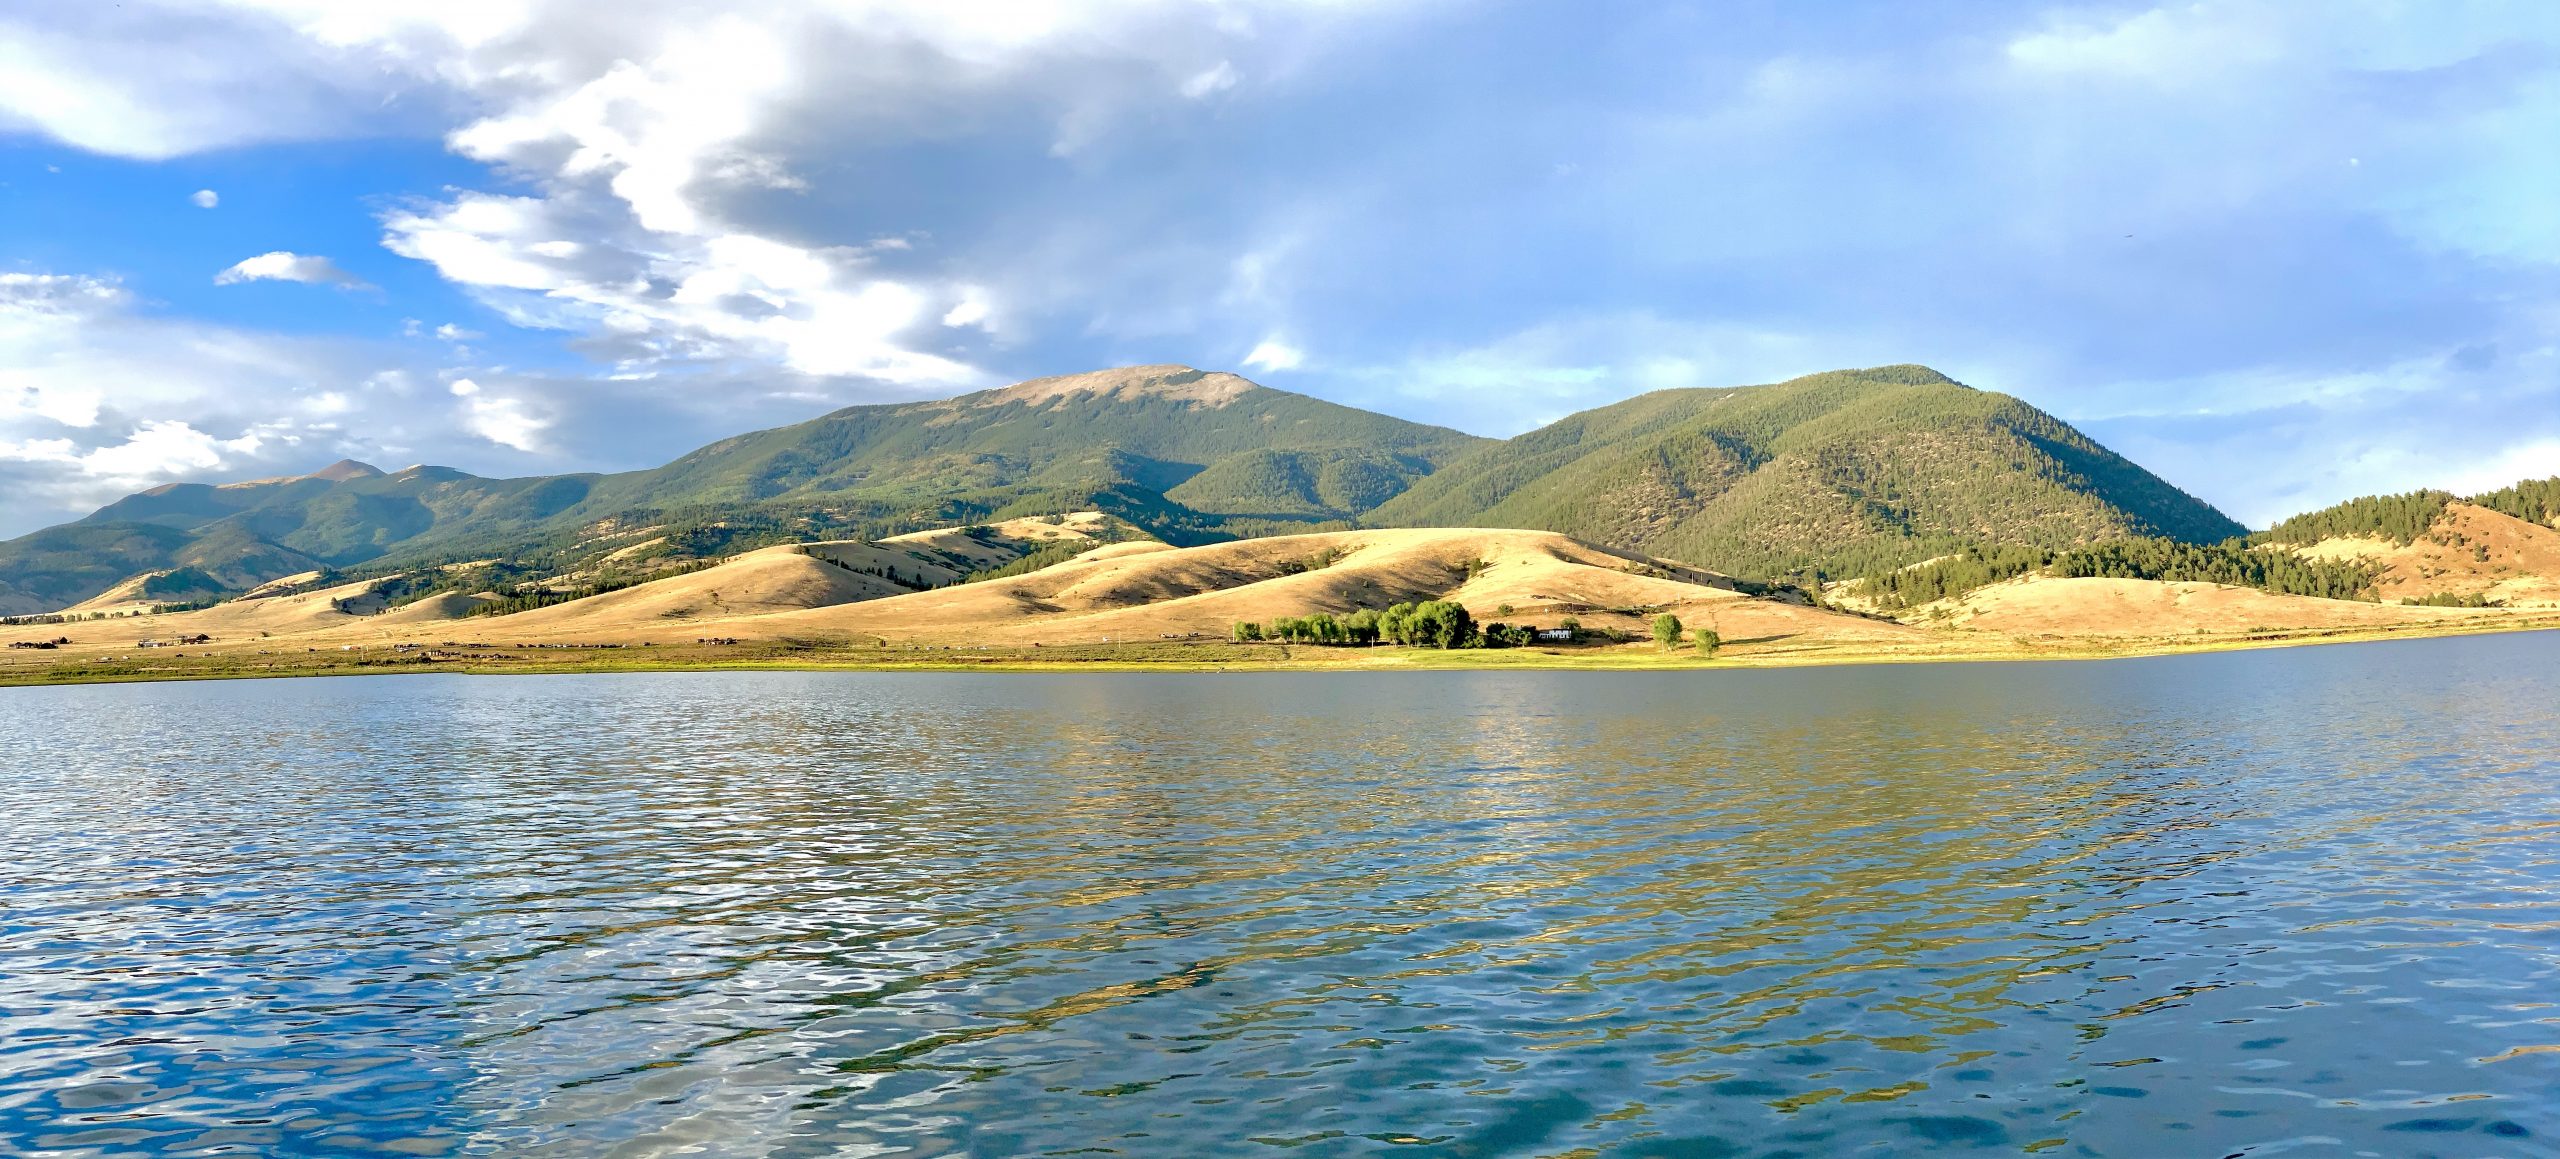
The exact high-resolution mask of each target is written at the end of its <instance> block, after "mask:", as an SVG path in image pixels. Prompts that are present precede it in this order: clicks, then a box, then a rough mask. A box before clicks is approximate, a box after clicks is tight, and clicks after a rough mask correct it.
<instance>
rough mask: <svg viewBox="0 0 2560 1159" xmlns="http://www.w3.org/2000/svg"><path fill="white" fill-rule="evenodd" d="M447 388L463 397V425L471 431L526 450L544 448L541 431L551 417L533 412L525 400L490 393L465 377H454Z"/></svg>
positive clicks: (530, 451)
mask: <svg viewBox="0 0 2560 1159" xmlns="http://www.w3.org/2000/svg"><path fill="white" fill-rule="evenodd" d="M446 389H447V390H450V391H451V392H452V393H453V396H454V397H455V398H458V399H461V400H462V411H463V426H464V427H465V428H466V429H468V430H470V431H471V433H473V434H475V435H478V436H480V437H481V438H484V439H487V440H489V441H490V442H493V443H496V444H498V445H499V446H502V447H509V448H512V449H515V450H518V451H524V452H527V453H538V452H540V451H542V450H543V449H544V447H543V445H542V432H544V431H545V430H548V429H550V426H551V421H550V420H549V419H547V418H544V417H542V416H541V415H538V414H536V413H534V410H533V407H532V406H531V405H530V404H528V403H527V402H526V401H525V400H523V399H520V398H506V397H500V396H495V395H491V394H489V393H487V392H486V391H484V390H483V389H482V388H481V386H480V384H479V383H477V382H473V381H472V380H470V379H468V378H458V379H455V380H454V381H453V383H452V384H451V385H450V386H448V387H447V388H446Z"/></svg>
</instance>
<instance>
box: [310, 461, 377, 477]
mask: <svg viewBox="0 0 2560 1159" xmlns="http://www.w3.org/2000/svg"><path fill="white" fill-rule="evenodd" d="M381 474H382V468H380V467H376V466H374V465H373V464H371V463H359V462H357V461H355V460H354V459H340V460H338V461H337V462H334V463H331V464H329V465H328V466H326V467H322V468H320V469H319V470H317V471H313V472H312V473H310V474H308V475H305V476H303V478H306V479H326V480H328V481H329V482H332V483H344V482H346V481H347V480H349V479H372V478H376V477H378V476H380V475H381Z"/></svg>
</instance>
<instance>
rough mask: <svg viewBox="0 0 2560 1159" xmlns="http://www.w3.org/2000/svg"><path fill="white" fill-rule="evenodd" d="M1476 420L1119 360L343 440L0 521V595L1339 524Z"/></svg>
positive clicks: (6, 599) (0, 609)
mask: <svg viewBox="0 0 2560 1159" xmlns="http://www.w3.org/2000/svg"><path fill="white" fill-rule="evenodd" d="M1486 441H1487V440H1483V439H1478V438H1476V437H1474V436H1471V435H1465V434H1461V433H1459V432H1457V431H1452V430H1447V429H1444V428H1440V427H1430V426H1423V425H1421V424H1418V423H1410V422H1405V421H1403V420H1401V419H1394V418H1389V417H1387V416H1384V415H1378V414H1372V413H1369V412H1367V411H1362V410H1356V409H1353V408H1351V407H1345V406H1338V405H1335V404H1333V403H1329V402H1324V401H1321V400H1319V399H1314V398H1309V397H1306V396H1304V395H1297V394H1290V393H1287V392H1284V391H1277V390H1271V389H1268V388H1266V387H1261V386H1257V385H1255V384H1253V383H1251V382H1248V381H1246V380H1244V379H1242V378H1239V377H1237V376H1235V375H1232V374H1218V373H1206V372H1202V371H1198V370H1193V369H1190V368H1188V367H1180V366H1142V367H1132V368H1126V369H1120V370H1110V371H1100V372H1095V373H1092V374H1082V375H1071V376H1066V377H1061V378H1049V379H1040V380H1035V381H1032V382H1026V383H1022V384H1019V385H1016V386H1012V387H1007V388H1004V389H1001V390H992V391H982V392H979V393H976V394H970V395H963V396H961V397H958V398H952V399H944V400H937V401H933V402H923V403H910V404H898V405H885V406H861V407H851V408H848V409H845V410H840V411H837V412H835V413H833V414H830V415H826V416H824V417H822V418H818V419H815V420H812V421H809V422H805V423H799V424H795V425H792V426H787V427H780V428H776V429H773V430H767V431H757V432H754V433H752V434H746V435H740V436H738V437H736V438H731V439H724V440H722V441H720V442H717V443H714V444H712V445H710V446H707V447H704V448H702V449H701V450H698V451H695V452H693V453H692V454H689V455H686V456H684V457H683V458H680V459H678V460H676V461H675V462H673V463H670V464H668V465H666V466H664V467H659V468H656V469H654V470H647V471H634V472H630V473H626V474H618V475H559V476H545V477H535V478H526V479H483V478H479V477H476V476H472V475H468V474H465V473H463V472H460V471H455V470H451V469H449V468H443V467H413V468H410V469H408V470H405V471H400V472H397V473H394V474H387V475H386V474H384V473H382V472H380V471H378V470H375V469H373V468H371V467H368V466H365V465H363V464H357V463H341V464H338V465H336V466H334V467H331V468H329V469H327V470H324V471H321V472H317V473H315V474H312V475H305V476H299V477H295V478H290V479H274V480H262V481H258V482H253V483H238V484H228V485H223V486H208V485H204V484H177V485H172V486H167V487H159V488H154V489H152V490H150V491H146V492H143V493H141V494H138V495H133V496H129V497H127V498H125V499H122V500H119V501H117V502H115V503H113V504H110V505H108V506H107V507H105V508H103V509H101V510H99V511H98V512H96V513H95V514H92V515H90V516H89V517H88V518H85V519H82V520H79V521H78V522H75V523H70V524H65V525H62V526H59V527H54V528H49V529H46V530H44V531H40V532H37V533H35V534H33V535H29V536H26V537H23V538H20V539H17V540H14V541H11V542H8V543H0V614H18V613H24V612H31V611H44V610H51V609H56V608H61V607H65V606H68V605H70V604H74V603H78V602H80V601H82V600H85V599H88V598H90V597H92V596H94V595H96V594H98V593H99V592H102V591H105V590H107V589H109V588H110V587H113V586H114V585H116V584H117V583H119V582H121V581H123V580H126V579H127V578H129V577H132V576H135V575H137V574H139V573H146V572H154V571H168V570H174V569H178V568H195V569H198V570H200V571H202V572H204V573H206V574H208V575H210V576H212V577H214V578H215V579H216V580H217V581H218V582H220V583H221V584H223V585H225V586H227V587H229V588H231V589H233V590H239V589H244V588H247V587H251V586H254V585H255V584H257V583H259V582H262V581H265V580H270V579H274V578H277V577H280V576H286V575H292V574H296V573H300V572H303V571H309V570H317V569H342V568H350V567H357V566H361V565H374V566H391V565H395V564H400V563H408V562H416V563H424V562H445V561H451V560H459V559H468V558H479V557H486V556H508V557H515V556H523V555H527V554H541V555H548V556H552V557H556V558H559V560H560V562H561V564H562V565H563V566H567V565H568V564H569V563H570V562H571V561H570V560H568V559H567V558H566V556H567V555H568V554H569V553H573V552H574V550H575V549H576V548H577V547H578V545H580V544H581V543H584V542H587V541H590V540H593V539H595V538H596V537H597V534H598V533H599V532H600V531H602V530H609V529H616V528H633V527H643V526H646V527H651V528H652V529H654V530H658V531H660V532H661V533H662V534H665V535H668V536H673V537H676V538H678V539H680V540H689V541H691V542H692V543H693V545H694V546H697V547H699V548H700V549H701V550H702V552H703V553H705V554H708V553H713V552H716V551H719V550H726V549H733V548H735V547H738V546H742V545H753V544H756V543H760V542H776V541H781V540H785V539H792V538H802V537H816V536H826V535H865V536H877V535H885V534H892V533H895V532H900V531H910V530H915V529H918V528H924V527H938V526H947V525H951V524H956V523H965V522H970V521H974V520H980V519H986V518H992V517H1001V516H1009V515H1017V514H1049V513H1054V512H1065V511H1075V510H1084V509H1092V508H1098V509H1101V510H1104V511H1108V512H1111V513H1112V514H1115V515H1120V516H1123V517H1125V518H1128V519H1129V520H1131V521H1132V522H1135V523H1137V524H1139V525H1141V526H1143V527H1146V528H1147V529H1148V530H1149V531H1150V532H1151V533H1154V534H1156V535H1159V536H1162V537H1164V538H1166V539H1168V540H1171V541H1174V542H1205V541H1209V540H1215V539H1223V538H1231V537H1234V536H1236V535H1249V534H1259V533H1264V532H1267V531H1272V530H1302V529H1305V528H1308V527H1312V526H1322V525H1327V524H1330V523H1338V522H1339V521H1340V520H1344V519H1348V518H1351V517H1354V516H1357V515H1359V514H1361V513H1364V512H1366V511H1367V510H1368V509H1369V508H1371V507H1374V506H1376V504H1377V503H1379V502H1381V501H1383V500H1385V499H1387V498H1390V497H1392V496H1394V495H1395V494H1397V493H1398V492H1401V491H1402V490H1403V489H1404V488H1405V487H1407V486H1409V485H1410V484H1411V483H1412V482H1413V481H1414V480H1416V479H1419V478H1421V477H1423V476H1425V475H1427V474H1428V473H1429V472H1430V471H1431V470H1432V469H1433V468H1434V467H1435V466H1436V465H1437V464H1440V463H1443V462H1446V461H1448V460H1450V459H1452V458H1455V457H1457V456H1459V455H1461V454H1463V453H1465V452H1467V451H1470V450H1472V449H1474V448H1475V447H1477V446H1479V445H1482V444H1484V443H1485V442H1486ZM1194 480H1197V481H1198V482H1199V483H1200V485H1199V486H1198V487H1194V488H1192V489H1190V490H1188V491H1183V488H1184V485H1185V484H1186V483H1187V482H1190V481H1194ZM1169 491H1182V493H1183V495H1184V496H1185V497H1187V499H1188V500H1189V503H1188V504H1187V503H1186V500H1185V499H1184V498H1169V497H1168V495H1167V492H1169ZM1193 504H1196V505H1193Z"/></svg>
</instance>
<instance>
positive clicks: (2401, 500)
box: [2249, 491, 2453, 545]
mask: <svg viewBox="0 0 2560 1159" xmlns="http://www.w3.org/2000/svg"><path fill="white" fill-rule="evenodd" d="M2452 501H2453V496H2452V495H2450V494H2447V493H2445V492H2443V491H2412V492H2410V493H2408V494H2406V495H2367V496H2365V497H2364V498H2362V499H2350V500H2348V501H2346V502H2344V503H2341V504H2338V505H2337V506H2335V507H2331V508H2327V509H2325V510H2320V511H2313V512H2310V513H2309V514H2305V515H2296V516H2294V517H2293V518H2291V519H2287V520H2285V521H2284V522H2282V523H2279V524H2276V525H2275V526H2273V527H2270V528H2268V529H2266V530H2265V531H2261V532H2259V533H2258V534H2256V535H2253V536H2250V537H2249V540H2250V542H2252V543H2282V544H2292V545H2299V544H2306V543H2318V542H2320V541H2321V540H2323V539H2345V538H2349V537H2365V538H2371V539H2388V540H2390V541H2391V542H2393V543H2398V544H2403V545H2406V544H2410V543H2415V542H2417V540H2418V537H2419V536H2421V535H2425V534H2426V533H2427V530H2428V529H2429V528H2432V527H2434V526H2435V525H2436V519H2437V518H2438V517H2440V516H2442V515H2443V514H2444V505H2445V504H2447V503H2450V502H2452Z"/></svg>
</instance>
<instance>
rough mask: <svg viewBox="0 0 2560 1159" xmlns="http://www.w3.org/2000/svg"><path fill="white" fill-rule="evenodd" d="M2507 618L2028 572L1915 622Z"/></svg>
mask: <svg viewBox="0 0 2560 1159" xmlns="http://www.w3.org/2000/svg"><path fill="white" fill-rule="evenodd" d="M2504 614H2506V613H2503V612H2500V611H2498V610H2496V609H2477V608H2410V607H2401V606H2398V605H2393V604H2371V603H2364V602H2361V601H2356V600H2323V599H2314V598H2312V597H2310V596H2288V595H2277V594H2275V593H2272V592H2262V591H2259V590H2257V589H2255V588H2242V587H2232V586H2229V585H2226V584H2210V583H2192V582H2170V581H2163V580H2140V579H2055V578H2053V577H2051V576H2045V575H2025V576H2020V577H2018V578H2016V579H2013V580H2005V581H2002V582H2000V583H1996V584H1992V585H1990V586H1988V587H1982V588H1976V589H1974V590H1973V591H1971V592H1968V593H1966V594H1964V595H1962V596H1959V597H1957V598H1955V599H1951V600H1944V601H1941V602H1939V603H1936V604H1931V605H1929V606H1927V607H1925V608H1921V609H1915V611H1914V613H1913V615H1914V618H1921V619H1926V620H1928V621H1930V622H1933V623H1938V624H1942V625H1945V626H1947V627H1953V628H1963V629H1971V630H1974V631H1980V632H1996V633H1999V634H2002V635H2009V636H2054V637H2064V638H2105V637H2171V636H2181V635H2193V634H2197V633H2203V634H2207V635H2249V634H2254V633H2262V632H2271V631H2285V630H2299V629H2337V628H2378V627H2390V626H2395V625H2412V624H2430V623H2443V622H2448V621H2456V620H2463V619H2477V618H2479V617H2484V616H2485V617H2493V618H2494V617H2498V616H2501V615H2504Z"/></svg>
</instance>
